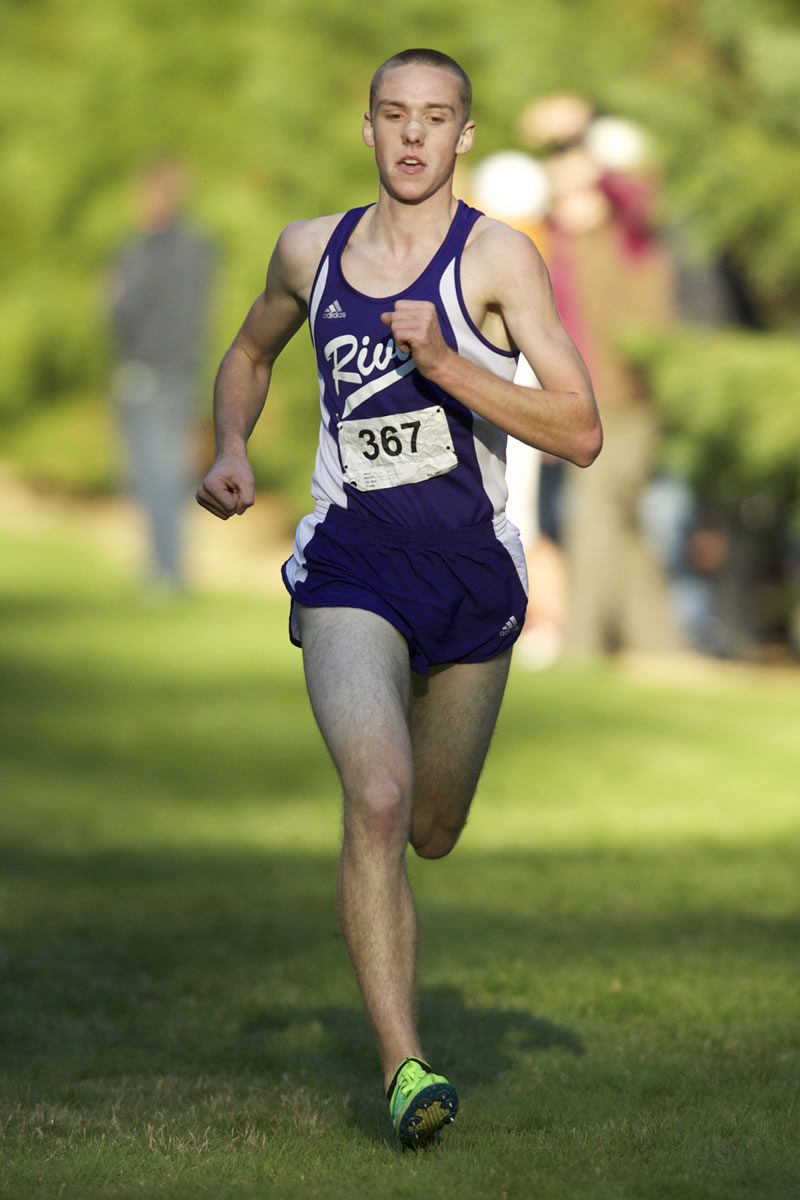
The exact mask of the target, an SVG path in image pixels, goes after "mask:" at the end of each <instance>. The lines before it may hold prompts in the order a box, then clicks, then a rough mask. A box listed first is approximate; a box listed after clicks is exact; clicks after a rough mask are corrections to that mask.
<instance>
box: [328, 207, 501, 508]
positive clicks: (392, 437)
mask: <svg viewBox="0 0 800 1200" xmlns="http://www.w3.org/2000/svg"><path fill="white" fill-rule="evenodd" d="M367 207H368V206H367ZM367 207H364V208H357V209H352V210H351V211H350V212H348V213H346V214H345V216H344V217H343V218H342V220H341V221H340V223H339V225H338V226H337V227H336V229H335V230H334V232H333V235H332V236H331V239H330V241H329V243H328V245H327V247H326V249H325V252H324V254H323V256H322V259H321V262H320V265H319V268H318V270H317V275H316V278H315V281H314V287H313V289H312V294H311V300H310V303H309V328H310V332H311V339H312V342H313V345H314V349H315V351H316V356H317V365H318V372H319V384H320V407H321V423H320V441H319V448H318V451H317V459H316V464H315V468H314V475H313V478H312V483H311V491H312V495H313V496H314V498H315V500H316V501H317V503H318V505H319V504H320V503H321V504H322V505H325V504H326V503H328V504H336V505H338V506H340V507H343V508H347V509H349V510H350V511H352V512H354V513H356V514H358V515H359V516H362V517H365V518H367V519H370V520H373V521H377V522H384V523H389V524H392V525H399V526H402V527H406V528H411V529H416V530H424V529H449V528H450V529H458V528H463V527H465V526H471V525H477V524H480V523H481V522H483V521H487V520H492V519H494V518H496V517H498V516H501V515H502V513H503V511H504V508H505V501H506V495H507V492H506V486H505V442H506V437H505V434H504V433H503V432H502V431H501V430H499V429H497V427H496V426H494V425H491V424H490V423H489V422H488V421H486V420H484V419H483V418H482V417H479V416H478V415H477V414H476V413H474V412H472V411H471V410H470V409H468V408H467V407H465V406H464V405H463V404H461V403H460V402H459V401H458V400H456V399H454V398H453V397H452V396H450V395H449V394H448V393H447V392H445V391H443V390H442V389H441V388H440V387H438V386H437V385H436V384H434V383H431V382H430V381H429V380H427V379H425V378H424V376H422V375H420V373H419V371H417V370H416V368H415V366H414V360H413V358H412V357H410V356H408V355H404V354H402V353H401V352H400V351H399V350H398V349H397V347H396V346H395V345H394V341H393V339H392V336H391V331H390V330H389V328H388V326H386V325H384V324H383V323H382V322H381V319H380V316H381V313H383V312H387V311H389V310H391V308H392V307H393V306H394V303H395V301H397V300H399V299H408V300H427V301H432V302H433V303H434V304H435V306H436V310H437V314H438V317H439V323H440V325H441V329H442V334H443V336H444V339H445V341H446V342H447V344H448V345H449V346H451V347H452V348H453V349H454V350H456V351H457V352H458V353H459V354H461V355H462V356H463V357H465V358H467V359H469V360H470V361H472V362H474V363H477V364H478V365H480V366H483V367H486V368H488V369H489V370H490V371H492V372H493V373H494V374H495V375H498V376H500V377H502V378H504V379H512V378H513V376H514V373H515V370H516V366H517V357H518V356H517V355H516V354H515V353H512V352H509V351H507V350H501V349H499V348H498V347H496V346H493V345H492V344H491V343H490V342H488V341H487V340H486V338H484V337H483V335H482V334H481V332H480V331H479V330H478V328H477V327H476V326H475V324H474V323H473V321H472V319H471V318H470V316H469V313H468V312H467V310H466V306H465V304H464V299H463V294H462V290H461V274H460V265H461V255H462V252H463V250H464V246H465V243H466V241H467V237H468V236H469V232H470V230H471V229H472V227H473V225H474V224H475V222H476V221H477V220H478V218H479V217H480V216H481V213H480V212H478V211H477V210H476V209H473V208H469V207H468V206H467V205H466V204H464V203H463V202H462V201H459V205H458V209H457V212H456V214H455V217H454V218H453V221H452V224H451V226H450V229H449V231H448V233H447V236H446V237H445V239H444V241H443V242H442V244H441V246H440V247H439V250H438V251H437V252H436V254H435V255H434V256H433V258H432V259H431V261H430V263H429V264H428V266H427V267H426V268H425V270H424V271H423V272H422V274H421V275H420V276H419V278H418V279H416V280H415V281H414V283H412V284H411V285H410V286H409V287H408V288H406V289H405V291H403V292H401V293H398V294H396V295H394V296H385V297H379V298H376V297H373V296H367V295H364V294H363V293H362V292H359V291H357V290H356V289H355V288H354V287H352V286H351V285H350V284H349V283H348V282H347V280H346V279H345V277H344V275H343V274H342V269H341V255H342V251H343V249H344V247H345V246H346V244H347V241H348V239H349V237H350V235H351V233H352V232H353V230H354V229H355V227H356V225H357V224H358V222H359V220H360V219H361V217H362V216H363V214H364V213H365V212H366V211H367Z"/></svg>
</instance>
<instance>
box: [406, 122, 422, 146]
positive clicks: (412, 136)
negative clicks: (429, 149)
mask: <svg viewBox="0 0 800 1200" xmlns="http://www.w3.org/2000/svg"><path fill="white" fill-rule="evenodd" d="M424 139H425V134H424V131H423V128H422V124H421V123H420V122H419V121H417V120H415V119H413V118H412V119H411V120H409V121H406V123H405V126H404V127H403V141H404V142H410V143H411V144H412V145H414V146H417V145H419V144H420V143H421V142H422V141H424Z"/></svg>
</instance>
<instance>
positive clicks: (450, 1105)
mask: <svg viewBox="0 0 800 1200" xmlns="http://www.w3.org/2000/svg"><path fill="white" fill-rule="evenodd" d="M457 1112H458V1096H457V1095H456V1089H455V1088H454V1087H453V1086H452V1084H449V1083H429V1084H428V1086H427V1087H424V1088H421V1089H420V1091H418V1092H417V1094H416V1096H415V1097H414V1098H413V1100H411V1101H410V1103H409V1105H408V1108H407V1109H406V1111H405V1112H404V1113H403V1115H402V1117H401V1118H400V1122H399V1124H398V1126H397V1133H398V1136H399V1138H400V1141H401V1142H402V1143H403V1146H404V1148H405V1149H407V1150H421V1149H422V1147H423V1146H427V1145H429V1144H430V1142H431V1141H432V1140H433V1139H434V1138H435V1137H436V1135H437V1133H438V1132H439V1130H440V1129H442V1128H443V1126H445V1125H449V1124H450V1122H451V1121H454V1120H455V1118H456V1114H457Z"/></svg>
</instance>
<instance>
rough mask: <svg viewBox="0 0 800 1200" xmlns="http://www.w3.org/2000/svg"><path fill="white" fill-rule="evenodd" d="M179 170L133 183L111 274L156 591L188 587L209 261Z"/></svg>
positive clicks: (163, 166)
mask: <svg viewBox="0 0 800 1200" xmlns="http://www.w3.org/2000/svg"><path fill="white" fill-rule="evenodd" d="M185 194H186V177H185V173H184V170H183V168H182V167H181V165H180V164H179V163H177V162H176V161H174V160H171V159H164V160H160V161H157V162H153V163H151V164H150V165H149V166H148V167H147V168H146V169H145V170H144V172H143V173H142V175H141V177H140V178H139V180H138V181H137V186H136V190H135V204H136V223H137V225H138V226H139V232H138V233H137V234H136V235H135V236H134V237H133V238H132V239H131V240H130V241H129V242H128V243H127V244H126V245H125V246H123V248H122V249H121V252H120V253H119V255H118V257H117V260H116V262H115V264H114V266H113V268H112V271H111V281H110V311H111V316H112V320H113V324H114V327H115V331H116V340H117V354H118V364H117V367H116V370H115V373H114V384H113V394H114V405H115V409H116V413H117V417H118V420H119V426H120V432H121V436H122V440H123V443H124V449H125V457H126V466H127V471H128V475H129V478H130V483H131V486H132V489H133V492H134V494H135V496H136V498H137V500H138V501H139V503H140V505H141V506H142V509H143V512H144V514H145V516H146V519H147V525H148V531H149V536H150V545H151V555H152V563H151V569H150V579H151V582H152V583H153V584H154V585H155V586H157V587H159V588H163V589H165V590H174V589H177V588H179V587H180V586H181V585H182V584H183V582H184V563H183V522H184V517H185V505H186V502H187V500H188V499H189V497H190V495H191V492H192V490H193V481H192V474H193V467H194V463H193V457H194V453H193V451H194V447H193V439H194V436H195V430H196V425H197V418H196V409H197V404H196V392H197V382H198V379H197V376H198V367H199V365H200V363H201V360H202V355H203V350H204V339H205V334H206V320H207V315H208V304H209V293H210V288H211V278H212V266H213V253H212V248H211V245H210V243H209V241H208V240H207V239H206V238H205V237H204V236H202V235H200V234H198V233H197V232H195V231H194V230H192V229H191V228H190V227H189V226H188V225H187V224H186V223H185V221H184V219H183V216H182V210H183V203H184V199H185Z"/></svg>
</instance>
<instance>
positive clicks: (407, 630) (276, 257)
mask: <svg viewBox="0 0 800 1200" xmlns="http://www.w3.org/2000/svg"><path fill="white" fill-rule="evenodd" d="M470 104H471V88H470V83H469V79H468V78H467V76H466V75H465V74H464V72H463V70H462V69H461V67H460V66H459V65H458V64H457V63H456V62H455V61H454V60H453V59H451V58H449V57H447V56H446V55H443V54H440V53H439V52H438V51H433V50H407V51H404V52H402V53H401V54H398V55H395V56H394V57H393V58H390V59H389V60H388V61H387V62H386V63H384V64H383V66H381V67H380V68H379V69H378V71H377V72H376V74H375V77H374V79H373V81H372V88H371V92H370V107H369V111H368V112H367V113H365V115H364V122H363V129H362V135H363V139H364V142H365V143H366V145H367V146H368V147H369V148H370V149H373V150H374V152H375V158H376V163H377V167H378V177H379V191H378V200H377V203H376V204H373V205H369V206H367V207H365V208H361V209H356V210H353V211H351V212H348V213H345V214H341V213H339V214H336V215H333V216H327V217H320V218H317V219H315V220H310V221H298V222H295V223H294V224H292V225H289V226H288V227H287V228H286V229H285V230H284V232H283V233H282V234H281V236H280V238H279V240H278V243H277V246H276V248H275V251H274V254H273V256H272V259H271V262H270V265H269V270H268V272H267V280H266V286H265V288H264V291H263V293H262V294H261V295H260V296H259V297H258V299H257V300H256V301H255V303H254V304H253V307H252V308H251V310H250V313H249V314H248V316H247V318H246V320H245V322H244V324H243V326H242V328H241V329H240V331H239V333H238V334H237V336H236V338H235V340H234V342H233V344H232V346H231V348H230V349H229V350H228V352H227V353H226V355H225V357H224V358H223V360H222V364H221V366H220V370H219V374H218V377H217V383H216V388H215V400H214V414H215V430H216V441H217V457H216V461H215V463H214V466H213V467H212V468H211V470H210V472H209V473H208V475H207V476H206V478H205V480H204V482H203V484H202V485H201V487H200V488H199V490H198V493H197V499H198V502H199V503H200V504H201V505H203V507H205V508H207V509H208V510H209V511H210V512H212V513H213V514H214V515H215V516H217V517H220V518H222V519H223V520H226V519H227V518H228V517H230V516H233V515H234V514H241V513H243V512H245V510H246V509H247V508H249V507H250V505H251V504H252V503H253V499H254V481H253V472H252V470H251V467H250V464H249V462H248V459H247V441H248V438H249V436H250V434H251V433H252V431H253V428H254V426H255V424H256V421H257V420H258V417H259V415H260V413H261V410H262V408H263V405H264V401H265V398H266V395H267V390H268V388H269V383H270V377H271V374H272V367H273V364H274V362H275V360H276V358H277V357H278V355H279V354H280V352H281V350H282V349H283V347H284V346H285V345H286V344H287V342H288V341H289V339H290V338H291V337H292V336H293V335H294V334H295V333H296V332H297V331H298V330H299V329H300V327H301V325H303V323H304V322H305V321H306V319H307V320H308V322H309V327H310V332H311V338H312V342H313V344H314V349H315V352H316V357H317V364H318V370H319V378H320V396H321V410H322V420H321V425H320V437H319V448H318V451H317V458H316V465H315V469H314V475H313V479H312V495H313V497H314V500H315V506H314V511H313V512H312V513H310V514H309V515H308V516H306V517H304V518H303V520H302V521H301V522H300V525H299V526H298V530H297V536H296V539H295V545H294V553H293V555H292V557H291V558H290V559H289V560H288V562H287V563H286V564H285V566H284V569H283V576H284V582H285V584H286V587H287V589H288V591H289V593H290V595H291V597H292V602H291V636H292V640H293V641H295V642H296V643H297V644H298V645H302V649H303V664H304V669H305V676H306V682H307V686H308V693H309V697H310V700H311V705H312V708H313V711H314V715H315V717H316V720H317V723H318V725H319V728H320V730H321V732H322V736H323V738H324V739H325V742H326V744H327V747H328V750H329V751H330V754H331V757H332V759H333V762H334V764H335V766H336V769H337V771H338V773H339V777H340V780H341V784H342V791H343V797H344V799H343V805H344V809H343V811H344V824H343V827H344V834H343V843H342V851H341V859H340V865H339V880H338V910H339V919H340V922H341V928H342V931H343V934H344V938H345V941H346V944H347V948H348V952H349V954H350V957H351V959H352V963H353V967H354V969H355V973H356V977H357V979H358V984H359V987H360V990H361V995H362V997H363V1001H364V1005H365V1007H366V1011H367V1014H368V1017H369V1019H370V1022H371V1024H372V1026H373V1028H374V1030H375V1034H376V1038H377V1043H378V1048H379V1051H380V1055H381V1059H382V1063H383V1071H384V1084H385V1086H386V1088H387V1094H388V1097H389V1104H390V1113H391V1116H392V1120H393V1122H394V1125H395V1129H396V1131H397V1133H398V1135H399V1137H400V1140H401V1142H402V1144H403V1145H404V1146H422V1145H425V1144H426V1143H428V1142H429V1141H430V1140H431V1139H433V1138H434V1137H435V1136H436V1135H437V1134H438V1131H439V1129H440V1128H441V1127H442V1126H443V1125H444V1124H447V1123H448V1122H449V1121H451V1120H452V1118H453V1117H454V1116H455V1113H456V1111H457V1108H458V1100H457V1097H456V1092H455V1089H454V1088H453V1087H452V1085H451V1084H450V1083H448V1081H447V1080H446V1079H445V1078H444V1077H443V1076H440V1075H437V1074H434V1073H433V1071H432V1069H431V1067H430V1066H429V1065H428V1063H427V1062H426V1061H425V1059H424V1056H423V1050H422V1046H421V1044H420V1039H419V1035H418V1032H417V1026H416V1019H415V990H416V982H415V972H416V954H417V927H416V916H415V909H414V903H413V899H412V896H411V891H410V888H409V883H408V877H407V874H406V868H405V852H406V847H407V845H408V843H409V842H410V843H411V845H412V846H413V847H414V849H415V851H416V852H417V854H419V855H421V856H422V857H424V858H439V857H442V856H443V855H445V854H448V853H449V852H450V850H452V848H453V846H454V845H455V843H456V841H457V839H458V836H459V834H460V832H461V830H462V828H463V826H464V823H465V821H466V819H467V813H468V810H469V806H470V803H471V800H472V797H473V794H474V792H475V788H476V786H477V783H478V777H479V775H480V773H481V768H482V766H483V762H484V759H485V757H486V753H487V751H488V748H489V743H490V740H491V737H492V733H493V731H494V727H495V722H496V720H497V715H498V712H499V709H500V703H501V700H502V696H503V691H504V688H505V683H506V677H507V674H508V668H509V661H510V657H511V649H510V648H511V645H512V644H513V642H514V641H515V639H516V637H517V635H518V633H519V631H520V629H521V628H522V623H523V620H524V616H525V606H526V600H527V595H526V588H527V582H526V575H525V563H524V558H523V555H522V550H521V547H520V544H519V539H518V537H517V533H516V530H515V529H514V528H513V526H511V525H509V524H508V523H507V522H506V519H505V515H504V505H505V498H506V492H505V482H504V454H505V438H506V434H513V435H514V436H515V437H517V438H520V439H521V440H522V441H524V442H528V443H529V444H531V445H533V446H537V447H539V448H540V449H541V450H544V451H547V452H548V453H550V454H556V455H559V456H561V457H562V458H566V459H569V460H571V461H572V462H574V463H577V464H578V465H580V466H588V465H589V464H590V463H591V462H592V461H593V459H594V458H595V456H596V455H597V453H598V452H599V450H600V446H601V441H602V434H601V429H600V422H599V419H598V415H597V409H596V406H595V402H594V397H593V394H592V387H591V383H590V381H589V377H588V375H587V372H586V369H585V367H584V365H583V362H582V361H581V358H580V356H579V354H578V352H577V350H576V349H575V346H574V345H573V343H572V341H571V340H570V338H569V336H568V335H567V333H566V331H565V330H564V327H563V325H562V324H561V321H560V318H559V316H558V312H557V310H556V307H555V304H554V301H553V296H552V291H551V288H550V282H549V278H548V275H547V271H546V269H545V267H544V265H543V263H542V260H541V258H540V256H539V254H538V252H537V250H536V248H535V246H534V245H533V243H532V242H531V241H530V240H529V239H528V238H527V237H526V236H525V235H524V234H521V233H518V232H516V231H515V230H512V229H510V228H509V227H508V226H506V225H503V224H501V223H500V222H497V221H492V220H489V219H487V218H486V217H484V216H483V215H481V214H480V213H478V212H476V211H475V210H473V209H470V208H468V207H467V206H466V205H464V204H463V203H461V202H459V201H457V200H456V199H455V198H454V196H453V192H452V178H453V170H454V167H455V162H456V157H457V156H458V155H460V154H466V153H467V151H468V150H469V149H470V147H471V146H472V139H473V132H474V123H473V122H472V121H471V120H470ZM520 353H522V354H523V355H524V356H525V357H526V358H527V360H528V361H529V363H531V364H532V366H533V368H534V370H535V373H536V376H537V379H538V381H539V383H540V384H541V388H540V389H539V390H532V389H530V388H526V387H521V386H518V385H516V384H515V383H514V382H513V377H514V373H515V369H516V366H517V360H518V357H519V354H520Z"/></svg>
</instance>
